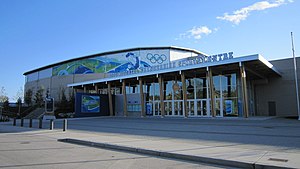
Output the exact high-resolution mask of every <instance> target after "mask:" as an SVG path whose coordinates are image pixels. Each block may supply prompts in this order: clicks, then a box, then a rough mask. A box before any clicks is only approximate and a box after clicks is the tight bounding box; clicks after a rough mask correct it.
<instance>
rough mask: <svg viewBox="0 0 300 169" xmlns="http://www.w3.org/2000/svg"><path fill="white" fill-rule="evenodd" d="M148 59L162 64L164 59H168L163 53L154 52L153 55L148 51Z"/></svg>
mask: <svg viewBox="0 0 300 169" xmlns="http://www.w3.org/2000/svg"><path fill="white" fill-rule="evenodd" d="M147 59H148V60H150V62H151V63H158V64H162V63H163V62H164V61H166V60H167V57H166V55H164V54H162V55H159V54H154V55H153V54H151V53H148V54H147Z"/></svg>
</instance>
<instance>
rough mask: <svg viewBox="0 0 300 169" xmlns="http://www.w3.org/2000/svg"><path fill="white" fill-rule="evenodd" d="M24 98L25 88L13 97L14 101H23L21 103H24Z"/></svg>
mask: <svg viewBox="0 0 300 169" xmlns="http://www.w3.org/2000/svg"><path fill="white" fill-rule="evenodd" d="M23 97H24V91H23V88H22V87H20V88H19V90H18V91H17V93H16V95H15V96H14V97H13V100H16V101H18V100H19V99H21V101H22V100H23Z"/></svg>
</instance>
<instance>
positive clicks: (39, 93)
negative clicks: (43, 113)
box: [34, 88, 44, 107]
mask: <svg viewBox="0 0 300 169" xmlns="http://www.w3.org/2000/svg"><path fill="white" fill-rule="evenodd" d="M43 93H44V89H42V88H40V89H39V90H38V91H37V92H36V93H35V95H34V102H35V104H36V105H37V106H38V107H41V106H42V105H43V103H44V99H43Z"/></svg>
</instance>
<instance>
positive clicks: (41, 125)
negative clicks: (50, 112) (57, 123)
mask: <svg viewBox="0 0 300 169" xmlns="http://www.w3.org/2000/svg"><path fill="white" fill-rule="evenodd" d="M41 128H43V119H39V129H41Z"/></svg>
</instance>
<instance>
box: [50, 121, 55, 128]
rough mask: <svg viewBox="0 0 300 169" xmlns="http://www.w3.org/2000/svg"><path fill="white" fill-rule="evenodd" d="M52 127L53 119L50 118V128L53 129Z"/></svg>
mask: <svg viewBox="0 0 300 169" xmlns="http://www.w3.org/2000/svg"><path fill="white" fill-rule="evenodd" d="M53 128H54V121H53V119H51V120H50V130H53Z"/></svg>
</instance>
